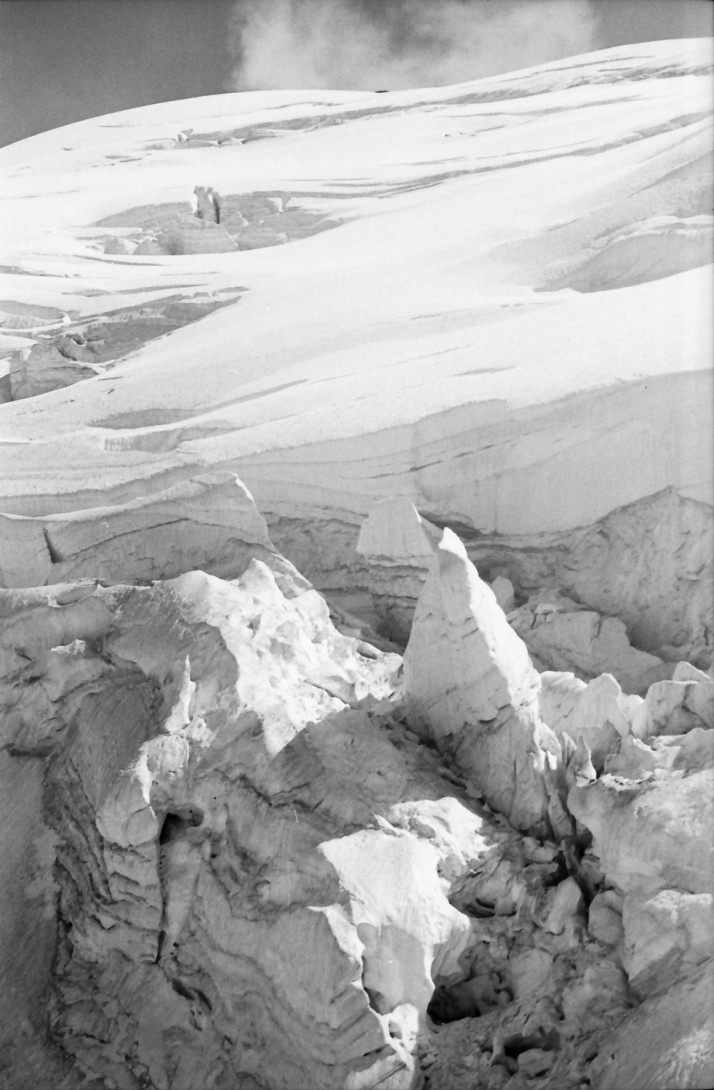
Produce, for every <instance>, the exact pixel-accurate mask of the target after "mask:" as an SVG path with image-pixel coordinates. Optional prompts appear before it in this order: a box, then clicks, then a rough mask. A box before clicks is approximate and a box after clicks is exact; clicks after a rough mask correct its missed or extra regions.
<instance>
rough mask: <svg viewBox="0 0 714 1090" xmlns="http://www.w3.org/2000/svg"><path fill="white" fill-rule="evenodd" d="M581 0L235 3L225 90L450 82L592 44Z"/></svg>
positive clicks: (588, 14) (591, 20)
mask: <svg viewBox="0 0 714 1090" xmlns="http://www.w3.org/2000/svg"><path fill="white" fill-rule="evenodd" d="M595 24H596V17H595V15H594V13H593V11H592V8H591V5H590V0H527V2H524V0H499V2H498V3H495V0H493V2H491V0H444V2H443V3H438V4H434V3H433V0H389V2H382V0H238V2H237V3H236V5H235V7H234V8H233V11H232V14H231V19H230V26H229V46H230V49H231V53H232V54H233V56H234V57H235V59H236V64H235V67H234V69H233V72H232V76H231V89H233V90H262V89H268V88H281V87H282V88H293V89H298V88H336V89H339V88H343V89H344V88H350V89H360V88H364V89H366V90H367V89H370V90H377V89H382V88H385V89H393V88H400V87H415V86H416V87H427V86H438V85H441V84H447V83H458V82H461V81H465V80H470V79H477V78H479V77H481V76H488V75H493V74H495V73H498V72H505V71H509V70H514V69H517V68H523V67H526V66H528V65H533V64H539V63H543V62H545V61H549V60H556V59H558V58H560V57H565V56H571V55H573V54H576V53H582V52H587V51H588V50H589V49H592V48H594V46H593V44H592V42H593V34H594V31H595Z"/></svg>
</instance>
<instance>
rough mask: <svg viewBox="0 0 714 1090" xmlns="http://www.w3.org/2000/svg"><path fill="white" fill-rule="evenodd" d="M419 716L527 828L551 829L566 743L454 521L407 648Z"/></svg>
mask: <svg viewBox="0 0 714 1090" xmlns="http://www.w3.org/2000/svg"><path fill="white" fill-rule="evenodd" d="M404 686H405V694H406V703H407V710H408V715H409V720H410V723H411V725H412V726H413V727H414V728H415V729H417V730H418V731H419V732H420V733H421V734H422V736H423V737H424V738H426V739H428V740H429V741H430V742H432V743H433V744H434V745H436V746H437V748H438V749H439V750H440V751H441V752H443V753H444V754H445V755H447V756H448V759H449V760H450V762H451V763H452V764H453V766H454V767H455V768H458V769H459V770H460V771H461V772H462V774H464V775H465V776H466V777H467V778H468V779H469V780H470V782H472V783H473V785H474V786H475V787H476V788H478V790H480V791H481V792H482V793H483V797H484V798H485V799H486V801H487V802H488V803H489V804H490V805H491V806H493V807H494V808H495V809H497V810H498V811H500V812H501V813H502V814H505V815H506V817H507V818H508V819H509V821H510V822H511V823H512V824H513V825H515V826H516V827H517V828H520V829H523V830H530V831H535V830H540V832H541V835H549V834H550V833H551V832H552V823H555V824H556V826H557V825H558V824H559V822H560V820H561V819H560V816H559V815H558V817H556V816H555V815H556V809H554V807H557V802H556V798H555V797H554V796H555V795H556V791H555V787H554V784H555V781H556V779H557V777H558V775H559V774H560V772H561V771H562V765H561V746H560V743H559V741H558V739H557V738H556V736H555V735H554V733H553V732H552V731H551V730H550V728H549V727H548V726H546V724H545V723H544V722H543V721H542V720H541V719H540V717H539V714H538V695H539V691H540V678H539V676H538V674H537V673H536V671H535V670H534V669H533V666H532V665H531V661H530V659H529V657H528V651H527V649H526V646H525V644H524V643H523V642H522V641H521V639H520V638H519V637H518V636H517V635H516V633H515V632H514V631H513V629H512V628H510V627H509V625H508V622H507V621H506V618H505V615H504V614H503V611H502V610H501V609H500V607H499V606H498V603H497V601H496V597H495V595H494V593H493V591H492V590H491V588H490V587H488V586H487V585H486V584H485V583H484V582H483V581H482V580H481V579H480V578H479V576H478V573H477V571H476V569H475V568H474V566H473V564H471V562H470V561H469V559H468V557H467V556H466V550H465V549H464V547H463V545H462V544H461V542H460V541H459V539H458V538H457V537H456V535H455V534H453V533H452V532H451V531H450V530H445V531H444V533H443V536H442V539H441V542H440V543H439V547H438V548H437V550H436V554H435V556H434V558H433V559H432V562H431V567H430V570H429V575H428V577H427V580H426V583H425V584H424V588H423V590H422V593H421V596H420V598H419V602H418V604H417V609H416V613H415V616H414V623H413V625H412V630H411V635H410V637H409V643H408V644H407V648H406V651H405V652H404Z"/></svg>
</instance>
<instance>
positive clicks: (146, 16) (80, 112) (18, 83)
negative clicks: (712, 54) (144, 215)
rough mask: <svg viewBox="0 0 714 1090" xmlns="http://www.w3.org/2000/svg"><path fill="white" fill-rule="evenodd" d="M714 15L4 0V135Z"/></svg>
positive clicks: (423, 76) (638, 6)
mask: <svg viewBox="0 0 714 1090" xmlns="http://www.w3.org/2000/svg"><path fill="white" fill-rule="evenodd" d="M539 13H541V14H542V17H541V19H540V22H539V23H538V25H537V29H534V26H533V20H534V19H535V20H536V22H538V16H539ZM415 15H416V18H414V16H415ZM243 16H245V17H246V18H242V17H243ZM442 16H443V20H442V21H441V22H440V20H441V18H442ZM462 17H463V20H464V23H463V24H462V22H461V20H462ZM246 20H247V21H246ZM340 20H341V21H340ZM713 23H714V4H713V3H712V2H711V0H443V6H442V5H441V4H440V2H439V0H0V145H4V144H8V143H11V142H13V141H15V140H20V139H22V138H23V137H25V136H30V135H32V134H33V133H36V132H41V131H44V130H46V129H51V128H55V127H57V126H58V125H63V124H67V123H68V122H70V121H77V120H80V119H82V118H85V117H95V116H98V115H100V114H104V113H110V112H113V111H115V110H121V109H127V108H129V107H131V106H140V105H144V104H147V103H151V102H163V101H170V100H172V99H180V98H190V97H193V96H196V95H207V94H216V93H219V92H222V91H226V90H231V89H234V88H235V89H246V88H249V87H261V86H269V85H270V84H271V83H272V84H274V85H275V86H286V85H288V86H294V87H296V88H297V87H300V86H329V85H332V86H354V87H358V86H364V87H365V88H366V89H377V88H378V87H382V86H393V87H396V86H398V85H402V86H415V85H416V86H427V85H429V84H430V83H446V82H457V81H458V80H462V79H466V78H469V79H476V78H478V77H479V76H481V75H489V74H492V73H493V72H494V71H506V70H509V69H511V68H517V67H523V66H524V65H527V64H536V63H540V62H541V61H542V60H544V59H555V58H556V57H558V56H568V55H571V54H572V53H577V52H583V51H585V50H586V49H600V48H604V47H606V46H610V45H618V44H622V43H628V42H637V41H652V40H657V39H662V38H678V37H701V36H705V35H711V34H712V30H713ZM455 25H456V27H457V29H455ZM462 25H463V26H467V25H468V26H469V27H470V30H471V37H469V35H468V34H463V33H461V27H462ZM350 42H352V43H354V49H352V48H351V46H350V45H349V43H350ZM471 42H474V43H475V44H474V48H473V51H472V52H470V44H469V43H471ZM345 43H348V44H347V45H345ZM464 43H466V45H465V44H464ZM514 43H515V44H514ZM529 43H531V46H529ZM516 46H517V48H516ZM512 47H513V48H512ZM530 48H532V54H531V52H529V49H530ZM380 50H381V51H382V59H381V67H380V63H378V62H379V56H378V55H379V53H380ZM387 52H389V58H388V59H387V58H386V54H387ZM348 54H349V55H348ZM465 57H467V58H468V61H469V62H470V61H471V59H472V58H473V65H472V67H470V68H469V70H468V74H467V75H465V74H464V58H465ZM367 58H369V60H367ZM374 58H377V59H374ZM372 60H374V64H372ZM452 60H453V64H452ZM432 62H433V63H432ZM459 65H460V66H459ZM286 81H287V82H286Z"/></svg>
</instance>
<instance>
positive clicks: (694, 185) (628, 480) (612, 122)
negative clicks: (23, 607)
mask: <svg viewBox="0 0 714 1090" xmlns="http://www.w3.org/2000/svg"><path fill="white" fill-rule="evenodd" d="M712 102H713V93H712V43H711V41H709V40H700V39H694V40H688V41H676V42H675V41H672V42H655V43H650V44H645V45H641V44H638V45H627V46H619V47H617V48H615V49H609V50H604V51H602V52H598V53H593V54H588V55H585V56H580V57H576V58H571V59H569V60H567V61H558V62H555V63H551V64H547V65H543V66H539V67H536V68H531V69H528V70H525V71H523V72H519V73H515V74H509V75H504V76H497V77H491V78H488V79H484V80H479V81H475V82H472V83H465V84H460V85H458V86H455V87H440V88H436V89H430V90H418V91H399V92H388V93H379V94H378V93H374V94H373V93H363V92H354V93H348V92H342V91H335V92H326V91H315V92H286V91H276V92H259V93H246V94H224V95H217V96H213V97H210V98H199V99H191V100H187V101H183V102H172V103H166V104H160V105H151V106H146V107H142V108H139V109H134V110H129V111H126V112H123V113H118V114H113V115H110V116H106V117H102V118H98V119H94V120H90V121H83V122H79V123H77V124H74V125H69V126H66V127H64V128H61V129H57V130H53V131H52V132H48V133H44V134H41V135H38V136H34V137H31V138H30V139H27V140H24V141H21V142H19V143H18V144H15V145H12V146H10V147H8V148H5V149H3V150H2V151H0V186H1V192H0V199H1V201H2V214H1V222H2V227H1V228H0V243H1V245H2V255H1V256H0V261H1V262H2V269H3V270H5V271H3V272H1V273H0V356H3V357H8V356H9V353H10V352H11V351H13V350H14V349H16V348H17V347H18V345H21V344H25V345H27V344H32V343H34V342H38V341H40V342H41V341H42V339H43V336H46V335H48V334H56V333H59V332H61V331H62V329H63V328H65V327H67V324H68V322H69V323H78V322H86V321H87V320H88V319H90V318H92V317H93V316H95V317H97V318H99V317H101V316H103V315H107V314H110V313H111V312H112V311H115V310H118V309H120V308H122V307H128V306H133V307H136V306H138V305H142V304H144V303H147V302H151V301H156V300H161V299H162V298H165V297H168V296H171V297H172V298H181V299H191V298H193V297H202V298H204V299H205V298H207V299H209V300H220V299H221V298H223V299H226V298H233V295H232V294H231V293H232V292H233V293H234V294H235V292H236V290H238V291H239V294H237V296H236V297H235V301H234V302H232V303H231V304H230V305H228V306H224V307H222V308H221V309H218V310H216V311H214V312H213V313H211V314H210V315H209V316H207V317H204V318H202V319H201V320H200V321H196V322H194V323H192V324H190V325H185V326H184V327H183V328H177V329H174V330H173V331H172V332H170V333H167V334H165V335H163V336H160V337H157V338H155V339H153V340H150V341H148V342H147V343H145V344H143V346H141V347H139V348H138V349H134V350H133V351H131V352H130V353H129V354H128V355H127V356H125V357H123V358H119V359H118V360H114V361H111V362H110V363H107V364H105V365H104V366H103V370H102V373H101V374H100V375H98V376H97V377H96V378H91V379H88V380H87V381H84V382H81V383H77V384H75V385H72V386H68V387H65V388H63V389H59V390H54V391H51V392H49V393H44V394H40V395H38V396H36V397H31V398H28V399H27V400H23V401H18V402H7V403H5V404H2V405H0V510H4V511H9V512H12V513H15V514H29V515H38V514H46V513H48V512H60V511H71V510H75V509H80V508H82V507H92V506H95V505H96V503H97V493H98V492H102V493H103V495H104V501H103V502H109V503H111V502H123V501H125V500H126V499H127V498H129V497H130V496H131V495H132V494H135V492H136V491H138V492H151V491H153V490H155V489H158V488H159V487H164V486H165V484H166V482H167V480H168V479H169V478H170V479H171V480H175V479H179V478H181V477H185V476H190V475H191V474H193V473H197V472H205V469H206V467H207V466H208V467H213V466H223V467H230V468H234V469H235V471H236V472H237V473H238V474H239V476H241V477H242V479H243V480H244V481H245V482H246V484H247V485H248V487H249V488H251V490H252V491H253V493H254V495H255V498H256V501H257V502H258V505H259V507H261V508H262V509H264V510H266V509H267V510H268V511H272V512H277V513H283V514H308V515H309V514H310V513H313V514H314V513H321V514H329V512H331V511H342V512H348V513H350V514H353V515H360V514H364V513H365V512H366V511H367V510H368V509H369V507H370V506H371V504H372V503H373V502H374V500H377V499H380V498H382V497H383V496H386V495H390V494H395V493H402V494H404V495H407V496H409V498H410V499H412V500H413V502H415V503H416V505H417V506H418V507H419V508H420V509H422V510H426V511H427V512H429V513H430V514H431V513H438V514H441V515H443V516H445V517H453V518H462V519H465V520H467V521H470V522H471V524H472V525H474V526H475V527H477V528H478V529H482V530H496V531H501V532H504V533H506V532H512V533H529V532H537V531H542V530H559V529H567V528H568V527H572V526H576V525H583V524H585V523H588V522H591V521H593V520H595V519H597V518H599V517H601V516H602V515H604V514H606V513H607V512H608V511H610V510H612V509H613V508H615V507H617V506H619V505H621V504H623V503H628V502H631V501H633V500H636V499H638V498H640V497H642V496H645V495H649V494H652V493H655V492H657V491H660V490H661V489H662V488H665V487H674V488H676V489H677V490H678V491H680V492H681V493H682V494H683V495H686V496H690V497H693V498H696V499H700V500H704V501H707V502H708V501H710V500H711V494H712V480H711V470H712V454H711V445H710V444H711V415H712V404H711V363H712V323H711V318H710V307H711V298H712V266H711V258H712V248H711V237H712V235H711V232H712V215H711V180H712V158H711V137H712V126H711V113H712ZM188 129H192V130H193V133H192V134H191V136H190V138H189V140H188V141H185V140H182V141H179V140H178V134H179V132H182V131H185V130H188ZM230 134H234V141H235V140H243V141H244V142H241V143H239V142H233V143H218V140H219V138H221V135H223V137H228V136H230ZM203 136H205V139H202V137H203ZM195 185H204V186H209V185H210V186H213V187H214V188H215V189H216V190H217V191H218V192H219V193H220V194H221V195H222V196H223V197H224V198H226V197H229V196H236V195H241V196H248V195H252V194H262V195H265V194H268V195H272V196H273V197H275V196H278V197H280V196H282V197H283V198H284V197H286V196H288V195H289V196H290V204H289V205H288V206H287V207H288V208H290V207H294V208H301V209H305V210H307V211H309V212H312V213H319V214H323V215H324V216H329V217H330V219H331V220H332V221H337V225H336V226H333V227H332V228H331V229H329V230H324V231H321V232H320V233H316V234H313V235H312V236H311V237H305V238H300V239H294V240H291V239H288V241H287V242H286V243H285V244H282V245H273V246H268V247H265V248H260V249H252V250H238V251H233V252H227V253H205V254H204V253H202V254H193V255H186V256H165V255H161V254H159V255H156V254H149V255H145V256H134V255H133V254H131V253H129V254H124V253H122V254H111V253H105V252H104V243H105V242H106V239H107V237H108V236H110V235H111V234H112V233H114V234H115V235H116V236H117V237H121V236H122V235H124V236H127V235H128V233H129V231H128V228H127V227H126V226H125V227H123V228H122V227H119V228H116V227H115V228H109V227H107V226H98V223H99V221H100V220H103V219H105V218H106V217H109V216H116V215H117V214H120V213H124V212H126V211H127V210H130V209H135V208H139V207H149V210H150V209H151V208H153V207H157V206H162V205H166V204H169V203H174V202H175V203H183V204H185V203H186V202H189V201H190V200H191V195H192V192H193V188H194V186H195ZM201 293H203V295H201ZM18 314H21V315H22V314H24V315H26V316H27V315H30V317H29V318H27V319H26V321H25V325H26V326H29V327H28V328H24V329H22V328H17V321H16V320H15V319H14V318H13V316H16V315H18ZM3 315H5V317H4V318H3V317H2V316H3ZM33 321H36V323H37V324H36V325H35V326H33V325H32V322H33ZM6 370H7V362H6V360H5V365H4V366H3V361H0V376H1V375H2V374H3V373H4V372H5V371H6ZM132 489H134V490H135V492H132Z"/></svg>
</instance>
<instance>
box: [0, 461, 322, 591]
mask: <svg viewBox="0 0 714 1090" xmlns="http://www.w3.org/2000/svg"><path fill="white" fill-rule="evenodd" d="M132 491H136V489H133V490H132ZM254 557H257V558H258V559H261V560H264V561H265V562H266V563H267V564H268V565H269V566H271V567H272V568H273V569H274V570H275V572H276V574H277V575H278V578H280V579H281V580H284V583H283V585H284V586H285V587H286V588H289V587H290V586H292V585H295V586H298V587H303V588H304V587H305V586H306V585H307V583H306V581H305V580H304V579H303V578H302V576H301V575H299V574H298V572H297V571H296V570H295V568H294V567H293V566H292V564H290V563H289V561H286V560H285V559H284V557H282V556H281V555H280V554H279V553H277V552H276V550H275V549H274V548H273V546H272V544H271V541H270V538H269V537H268V530H267V527H266V525H265V521H264V519H263V518H262V516H261V515H260V514H259V513H258V510H257V509H256V506H255V503H254V502H253V498H252V496H251V495H250V493H249V492H248V490H247V489H246V488H245V486H244V485H243V484H242V483H241V482H240V481H239V480H238V479H237V478H236V476H235V474H233V473H229V472H227V471H219V472H213V473H205V474H199V475H197V476H195V477H193V478H190V479H189V480H184V481H181V482H180V483H178V484H174V485H171V486H170V487H168V488H165V489H164V490H163V491H160V492H158V493H156V492H155V493H153V494H148V495H141V494H139V495H136V496H135V498H132V499H128V500H126V501H125V502H124V503H117V504H116V505H115V506H111V507H110V506H107V507H85V508H82V507H78V509H77V510H76V511H73V512H67V513H65V514H63V515H45V516H44V517H41V516H38V517H37V518H25V517H21V516H13V515H0V585H1V586H5V587H23V586H38V585H42V584H46V583H55V582H58V581H65V580H73V579H99V580H102V581H103V582H106V583H112V582H129V583H132V582H134V583H148V582H150V581H151V580H152V579H162V578H171V577H173V576H176V575H180V574H181V573H182V572H186V571H191V570H192V569H194V568H201V569H203V570H205V571H208V572H210V573H212V574H217V575H225V576H228V577H232V576H237V575H240V574H241V572H243V571H244V570H245V568H246V567H247V565H248V563H249V562H250V560H251V559H253V558H254Z"/></svg>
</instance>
